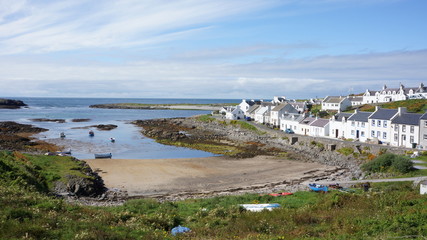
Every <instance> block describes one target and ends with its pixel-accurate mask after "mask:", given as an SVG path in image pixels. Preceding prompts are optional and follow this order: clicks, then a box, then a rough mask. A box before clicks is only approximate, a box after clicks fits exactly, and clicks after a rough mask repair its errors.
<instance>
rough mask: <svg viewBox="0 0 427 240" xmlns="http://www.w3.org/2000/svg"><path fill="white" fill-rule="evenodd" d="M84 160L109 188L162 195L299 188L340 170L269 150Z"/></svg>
mask: <svg viewBox="0 0 427 240" xmlns="http://www.w3.org/2000/svg"><path fill="white" fill-rule="evenodd" d="M83 161H85V162H86V163H87V164H89V166H90V167H91V168H92V169H93V171H95V172H97V173H98V174H99V175H100V176H101V178H102V179H103V180H104V184H105V185H106V187H107V188H109V189H119V190H121V191H123V192H127V193H128V197H129V198H147V197H149V198H158V199H167V200H177V199H186V198H193V197H197V198H203V197H212V196H218V195H232V194H243V193H271V192H274V191H281V190H285V189H288V191H292V188H293V189H294V190H301V186H299V187H298V184H299V183H302V182H304V181H310V180H312V181H314V180H319V179H329V180H336V179H337V178H339V176H341V175H343V172H345V170H343V169H341V168H339V167H334V166H327V165H323V164H319V163H311V162H299V161H292V160H287V159H284V158H278V157H272V156H256V157H253V158H244V159H233V158H228V157H222V156H221V157H206V158H176V159H83ZM304 188H307V186H305V185H304ZM307 190H308V189H307Z"/></svg>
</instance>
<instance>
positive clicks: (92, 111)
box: [0, 97, 240, 159]
mask: <svg viewBox="0 0 427 240" xmlns="http://www.w3.org/2000/svg"><path fill="white" fill-rule="evenodd" d="M8 98H9V99H17V100H22V101H23V102H24V103H26V104H27V105H28V107H26V108H21V109H0V121H15V122H18V123H24V124H31V125H34V126H37V127H42V128H46V129H49V131H47V132H42V133H40V134H37V135H35V136H36V137H37V138H39V139H41V140H46V141H49V142H53V143H56V144H58V145H61V146H63V147H64V150H71V152H72V155H73V156H74V157H76V158H79V159H88V158H93V157H94V154H95V153H112V155H113V158H116V159H120V158H122V159H161V158H192V157H209V156H214V155H213V154H212V153H208V152H204V151H198V150H192V149H188V148H182V147H174V146H168V145H163V144H159V143H156V142H155V141H154V140H152V139H150V138H146V137H144V136H143V135H142V134H141V132H140V130H141V129H140V128H139V127H137V126H135V125H133V124H131V123H130V122H131V121H133V120H145V119H156V118H174V117H189V116H194V115H198V114H208V113H210V111H197V110H148V109H101V108H89V106H90V105H93V104H106V103H144V104H211V103H238V102H240V100H237V99H152V98H150V99H147V98H145V99H144V98H141V99H136V98H25V97H16V98H11V97H8ZM35 118H47V119H64V120H65V123H57V122H35V121H33V120H32V119H35ZM72 119H90V120H89V121H87V122H72ZM98 124H114V125H117V126H118V127H117V128H115V129H113V130H110V131H101V130H98V129H96V128H93V127H89V126H92V125H98ZM89 130H93V131H94V132H95V136H94V137H90V136H89ZM61 132H64V133H65V135H66V137H65V138H63V139H61V138H60V133H61ZM110 138H114V139H115V140H116V141H115V142H111V141H110Z"/></svg>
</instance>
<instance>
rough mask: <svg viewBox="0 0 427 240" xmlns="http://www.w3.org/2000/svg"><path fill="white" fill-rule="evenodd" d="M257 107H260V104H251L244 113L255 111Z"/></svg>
mask: <svg viewBox="0 0 427 240" xmlns="http://www.w3.org/2000/svg"><path fill="white" fill-rule="evenodd" d="M259 107H261V105H258V104H255V105H253V106H251V107H250V108H249V109H248V111H246V113H253V112H255V111H256V110H257V109H258V108H259Z"/></svg>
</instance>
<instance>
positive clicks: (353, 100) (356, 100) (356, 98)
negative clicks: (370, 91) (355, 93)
mask: <svg viewBox="0 0 427 240" xmlns="http://www.w3.org/2000/svg"><path fill="white" fill-rule="evenodd" d="M349 99H350V101H351V102H362V101H363V97H352V98H349Z"/></svg>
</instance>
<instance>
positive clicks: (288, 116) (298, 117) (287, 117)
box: [282, 113, 305, 122]
mask: <svg viewBox="0 0 427 240" xmlns="http://www.w3.org/2000/svg"><path fill="white" fill-rule="evenodd" d="M304 118H305V115H304V114H295V113H289V114H283V117H282V119H284V120H291V121H296V122H301V121H302V120H303V119H304Z"/></svg>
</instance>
